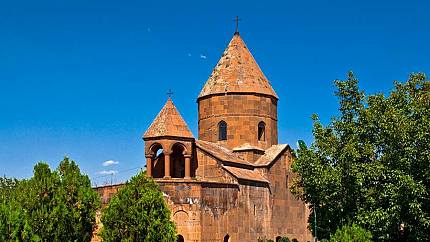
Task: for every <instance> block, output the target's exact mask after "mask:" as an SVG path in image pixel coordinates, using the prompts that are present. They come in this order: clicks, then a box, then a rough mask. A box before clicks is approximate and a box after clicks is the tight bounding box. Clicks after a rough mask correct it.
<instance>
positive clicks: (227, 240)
mask: <svg viewBox="0 0 430 242" xmlns="http://www.w3.org/2000/svg"><path fill="white" fill-rule="evenodd" d="M229 241H230V235H228V234H227V235H226V236H224V242H229Z"/></svg>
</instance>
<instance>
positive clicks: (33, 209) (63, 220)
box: [0, 158, 100, 241]
mask: <svg viewBox="0 0 430 242" xmlns="http://www.w3.org/2000/svg"><path fill="white" fill-rule="evenodd" d="M2 184H9V185H8V186H5V185H2V187H9V188H6V189H4V188H1V190H0V193H1V195H0V199H1V200H0V211H1V213H0V219H1V220H0V221H1V224H2V225H0V232H1V234H0V240H1V241H12V240H18V241H90V240H91V238H92V233H93V229H94V227H95V214H96V210H97V209H98V208H99V206H100V198H99V196H98V194H97V193H96V192H94V191H93V190H92V188H91V183H90V180H89V178H88V176H86V175H82V174H81V173H80V170H79V167H78V166H77V165H76V163H75V162H74V161H71V160H69V159H68V158H65V159H64V160H63V161H62V162H61V163H60V165H59V167H58V168H57V170H56V171H52V170H51V169H50V168H49V166H48V165H47V164H45V163H38V164H37V165H36V166H35V167H34V175H33V177H32V178H30V179H28V180H21V181H16V180H10V179H3V180H2ZM10 184H12V185H10Z"/></svg>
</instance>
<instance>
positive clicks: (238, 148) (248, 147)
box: [233, 143, 264, 152]
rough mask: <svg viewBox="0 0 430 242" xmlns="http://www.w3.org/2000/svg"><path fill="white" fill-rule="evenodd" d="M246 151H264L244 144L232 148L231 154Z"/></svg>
mask: <svg viewBox="0 0 430 242" xmlns="http://www.w3.org/2000/svg"><path fill="white" fill-rule="evenodd" d="M247 150H259V151H264V149H262V148H260V147H258V146H255V145H251V144H250V143H244V144H242V145H239V146H237V147H234V148H233V152H234V151H247Z"/></svg>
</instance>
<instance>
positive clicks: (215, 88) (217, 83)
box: [198, 32, 278, 99]
mask: <svg viewBox="0 0 430 242" xmlns="http://www.w3.org/2000/svg"><path fill="white" fill-rule="evenodd" d="M226 93H257V94H264V95H269V96H272V97H274V98H276V99H278V96H277V95H276V93H275V91H274V90H273V88H272V86H271V85H270V82H269V80H268V79H267V78H266V76H265V75H264V73H263V72H262V71H261V69H260V67H259V66H258V64H257V62H256V61H255V59H254V57H253V56H252V54H251V52H250V51H249V49H248V47H247V46H246V44H245V42H244V41H243V39H242V38H241V37H240V35H239V33H238V32H236V33H235V34H234V35H233V38H232V39H231V41H230V43H229V44H228V46H227V48H226V49H225V51H224V53H223V54H222V56H221V59H220V60H219V61H218V64H217V65H216V66H215V68H214V70H213V71H212V74H211V75H210V77H209V79H208V80H207V81H206V83H205V85H204V86H203V89H202V90H201V92H200V95H199V97H198V99H200V98H202V97H205V96H210V95H215V94H226Z"/></svg>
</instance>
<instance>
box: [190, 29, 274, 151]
mask: <svg viewBox="0 0 430 242" xmlns="http://www.w3.org/2000/svg"><path fill="white" fill-rule="evenodd" d="M277 102H278V96H277V95H276V93H275V91H274V90H273V88H272V86H271V85H270V82H269V80H268V79H267V78H266V77H265V75H264V73H263V72H262V71H261V69H260V67H259V66H258V64H257V62H256V61H255V59H254V57H253V56H252V54H251V52H250V51H249V49H248V47H247V46H246V44H245V42H244V41H243V40H242V38H241V36H240V35H239V32H238V31H236V32H235V33H234V35H233V38H232V39H231V41H230V43H229V44H228V46H227V48H226V49H225V51H224V53H223V54H222V56H221V59H220V60H219V61H218V64H217V65H216V66H215V68H214V70H213V71H212V74H211V75H210V77H209V79H208V80H207V81H206V83H205V85H204V86H203V88H202V90H201V92H200V95H199V96H198V98H197V103H198V113H199V117H198V119H199V139H200V140H204V141H210V142H214V143H218V144H220V145H222V146H224V147H226V148H229V149H234V148H240V147H242V148H243V147H248V149H263V150H264V149H267V148H269V147H270V146H272V145H275V144H278V118H277Z"/></svg>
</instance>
